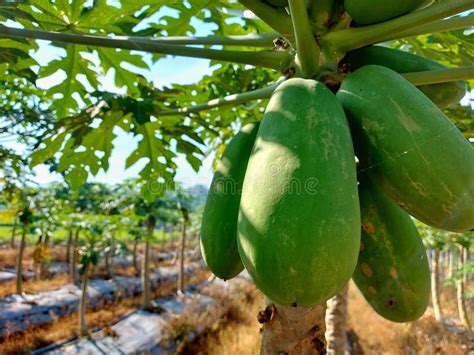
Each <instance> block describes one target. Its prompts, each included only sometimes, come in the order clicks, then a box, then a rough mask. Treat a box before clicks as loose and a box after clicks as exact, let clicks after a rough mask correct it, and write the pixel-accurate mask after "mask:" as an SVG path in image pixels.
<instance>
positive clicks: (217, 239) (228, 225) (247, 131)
mask: <svg viewBox="0 0 474 355" xmlns="http://www.w3.org/2000/svg"><path fill="white" fill-rule="evenodd" d="M258 126H259V123H258V122H255V123H249V124H247V125H245V126H244V127H242V129H241V130H240V131H239V132H238V133H237V134H236V135H235V136H234V137H233V138H232V139H231V141H230V142H229V144H228V145H227V147H226V149H225V151H224V153H223V154H222V157H221V158H220V159H219V160H218V161H217V167H216V172H215V174H214V177H213V179H212V182H211V187H210V189H209V193H208V195H207V200H206V205H205V207H204V214H203V218H202V225H201V252H202V255H203V259H204V261H205V263H206V265H207V267H208V268H209V270H210V271H212V272H213V273H214V274H215V275H216V276H217V277H219V278H221V279H224V280H228V279H231V278H233V277H234V276H236V275H238V274H239V273H240V272H241V271H242V270H243V268H244V267H243V265H242V262H241V261H240V256H239V252H238V250H237V219H238V215H239V204H240V195H241V193H242V184H243V180H244V176H245V170H246V168H247V163H248V160H249V156H250V153H251V151H252V148H253V144H254V142H255V137H256V135H257V131H258Z"/></svg>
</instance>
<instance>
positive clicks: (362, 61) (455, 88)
mask: <svg viewBox="0 0 474 355" xmlns="http://www.w3.org/2000/svg"><path fill="white" fill-rule="evenodd" d="M370 64H375V65H381V66H384V67H387V68H390V69H392V70H395V71H396V72H397V73H410V72H421V71H427V70H437V69H445V68H446V67H445V66H444V65H442V64H439V63H437V62H435V61H433V60H430V59H426V58H423V57H420V56H418V55H415V54H411V53H407V52H403V51H400V50H398V49H393V48H387V47H382V46H370V47H364V48H359V49H356V50H354V51H351V52H349V53H347V54H346V56H345V57H344V59H343V60H342V62H341V67H342V68H343V69H345V70H349V71H351V72H352V71H355V70H357V69H359V68H360V67H363V66H364V65H370ZM418 89H419V90H421V91H422V92H423V94H425V95H426V96H428V97H429V98H430V100H431V101H433V102H434V103H435V104H436V105H437V106H438V107H439V108H441V109H444V108H447V107H449V106H451V105H454V104H457V103H458V102H459V101H460V100H461V99H462V98H463V97H464V95H465V94H466V89H467V85H466V82H465V81H452V82H448V83H440V84H430V85H421V86H418Z"/></svg>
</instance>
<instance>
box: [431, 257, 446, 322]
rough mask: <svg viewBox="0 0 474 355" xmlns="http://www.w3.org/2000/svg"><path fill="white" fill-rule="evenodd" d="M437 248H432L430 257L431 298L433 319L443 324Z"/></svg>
mask: <svg viewBox="0 0 474 355" xmlns="http://www.w3.org/2000/svg"><path fill="white" fill-rule="evenodd" d="M439 287H440V285H439V250H438V249H434V250H433V256H432V259H431V300H432V302H433V311H434V316H435V319H436V320H437V321H438V322H439V323H441V324H443V312H442V310H441V304H440V298H439Z"/></svg>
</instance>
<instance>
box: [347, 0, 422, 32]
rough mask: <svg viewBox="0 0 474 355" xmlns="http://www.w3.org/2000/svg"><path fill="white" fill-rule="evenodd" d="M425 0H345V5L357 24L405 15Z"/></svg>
mask: <svg viewBox="0 0 474 355" xmlns="http://www.w3.org/2000/svg"><path fill="white" fill-rule="evenodd" d="M424 2H425V0H397V1H393V0H392V1H380V0H344V7H345V8H346V11H347V13H348V14H349V15H350V16H351V17H352V19H353V21H354V22H355V24H356V25H358V26H360V25H371V24H374V23H377V22H383V21H387V20H390V19H392V18H395V17H398V16H402V15H405V14H407V13H409V12H411V11H413V10H415V9H416V8H417V7H419V6H421V5H422V4H423V3H424Z"/></svg>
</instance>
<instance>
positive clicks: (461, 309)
mask: <svg viewBox="0 0 474 355" xmlns="http://www.w3.org/2000/svg"><path fill="white" fill-rule="evenodd" d="M466 259H467V249H466V248H465V247H463V246H461V247H460V248H459V271H460V272H461V275H459V276H460V277H459V279H458V280H456V284H457V301H458V313H459V319H460V320H461V322H462V325H463V327H464V329H465V330H466V333H467V334H468V335H469V336H470V337H471V336H472V335H473V333H472V329H471V324H470V322H469V318H468V316H467V311H466V303H465V302H464V290H465V281H466V270H465V268H464V267H465V264H466Z"/></svg>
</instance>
